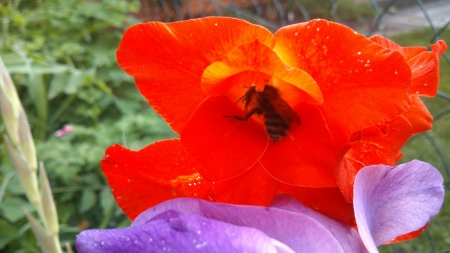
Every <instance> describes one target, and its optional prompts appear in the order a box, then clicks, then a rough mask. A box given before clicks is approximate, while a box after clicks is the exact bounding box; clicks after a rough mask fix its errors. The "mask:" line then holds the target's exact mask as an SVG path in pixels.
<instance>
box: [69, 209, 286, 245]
mask: <svg viewBox="0 0 450 253" xmlns="http://www.w3.org/2000/svg"><path fill="white" fill-rule="evenodd" d="M160 218H163V219H156V220H152V221H150V222H148V223H145V224H142V225H138V226H132V227H129V228H123V229H104V230H87V231H84V232H82V233H81V234H80V235H79V236H78V238H77V249H78V252H80V253H84V252H86V253H87V252H89V253H106V252H108V253H109V252H111V253H114V252H117V253H119V252H120V253H131V252H187V253H188V252H225V251H226V252H249V253H251V252H255V253H256V252H262V253H265V252H267V253H269V252H277V249H278V252H285V253H293V251H292V250H290V249H289V248H288V247H286V246H285V245H283V244H282V243H280V242H277V241H275V240H273V239H272V238H270V237H268V236H267V235H265V234H264V233H263V232H261V231H259V230H257V229H254V228H249V227H242V226H236V225H231V224H229V223H225V222H220V221H216V220H211V219H207V218H204V217H200V216H197V215H192V214H179V213H177V212H175V211H173V210H169V211H167V212H166V213H165V214H163V215H160Z"/></svg>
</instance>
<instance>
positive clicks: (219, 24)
mask: <svg viewBox="0 0 450 253" xmlns="http://www.w3.org/2000/svg"><path fill="white" fill-rule="evenodd" d="M255 40H258V41H259V43H262V44H264V45H266V46H268V47H273V44H274V41H273V35H272V34H271V33H270V32H269V31H268V30H267V29H265V28H263V27H261V26H257V25H253V24H250V23H248V22H246V21H243V20H239V19H234V18H225V17H209V18H202V19H192V20H188V21H182V22H175V23H169V24H165V23H161V22H149V23H146V24H138V25H135V26H132V27H131V28H129V29H128V30H127V31H126V32H125V34H124V37H123V39H122V42H121V44H120V46H119V49H118V50H117V59H118V63H119V66H120V67H121V68H122V69H124V70H125V71H126V72H127V73H128V74H129V75H132V76H134V77H135V79H136V84H137V86H138V88H139V90H140V91H141V93H142V94H143V95H144V96H145V98H146V99H147V100H148V101H149V103H150V105H151V106H153V107H154V108H155V110H156V111H157V112H158V113H159V114H160V115H161V116H162V117H164V118H165V119H166V121H167V122H168V123H169V124H170V126H171V127H172V128H173V129H174V130H175V132H177V133H181V131H182V129H183V127H184V125H185V124H186V123H187V121H188V119H189V117H190V116H191V114H192V112H193V111H194V110H195V109H196V108H197V107H198V105H199V104H200V103H201V102H202V101H203V100H204V99H205V98H206V97H207V95H206V94H205V93H204V92H203V91H202V89H201V87H200V81H201V76H202V73H203V70H204V69H205V68H206V67H207V66H208V65H210V64H211V63H213V62H215V61H220V60H222V59H223V58H224V57H225V55H226V54H227V53H228V51H230V50H231V49H232V48H234V47H236V46H238V45H241V44H245V43H249V42H253V41H255Z"/></svg>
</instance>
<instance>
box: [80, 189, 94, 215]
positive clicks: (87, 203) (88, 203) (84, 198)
mask: <svg viewBox="0 0 450 253" xmlns="http://www.w3.org/2000/svg"><path fill="white" fill-rule="evenodd" d="M96 202H97V195H96V194H95V192H94V191H92V190H84V191H83V193H82V194H81V201H80V205H79V206H78V211H79V212H80V213H82V214H83V213H86V212H87V211H89V210H90V209H91V208H92V207H94V206H95V203H96Z"/></svg>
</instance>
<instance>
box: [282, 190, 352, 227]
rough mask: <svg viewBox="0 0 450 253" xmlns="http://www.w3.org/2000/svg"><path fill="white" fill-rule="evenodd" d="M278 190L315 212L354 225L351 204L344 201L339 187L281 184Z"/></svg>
mask: <svg viewBox="0 0 450 253" xmlns="http://www.w3.org/2000/svg"><path fill="white" fill-rule="evenodd" d="M280 191H281V192H284V193H286V194H289V195H290V196H292V197H294V198H296V199H297V200H299V201H300V202H302V203H303V204H305V205H306V206H308V207H310V208H312V209H314V210H316V211H317V212H319V213H321V214H323V215H325V216H327V217H330V218H332V219H334V220H337V221H340V222H342V223H344V224H347V225H349V226H351V227H353V226H355V225H356V220H355V215H354V212H353V205H352V204H351V203H348V202H346V201H345V199H344V197H343V196H342V194H341V192H340V191H339V188H337V187H332V188H309V187H299V186H292V185H286V184H281V185H280Z"/></svg>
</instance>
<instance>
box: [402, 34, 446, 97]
mask: <svg viewBox="0 0 450 253" xmlns="http://www.w3.org/2000/svg"><path fill="white" fill-rule="evenodd" d="M431 48H432V50H433V51H432V52H422V53H420V54H418V55H417V56H415V57H413V58H411V59H410V60H409V61H408V65H409V66H410V67H411V71H412V80H411V81H412V84H411V93H412V94H415V95H420V96H427V97H433V96H435V95H436V94H437V92H438V84H439V56H440V55H441V54H443V53H444V51H445V50H446V49H447V45H446V44H445V42H444V41H442V40H440V41H438V42H436V43H435V44H434V45H431Z"/></svg>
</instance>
